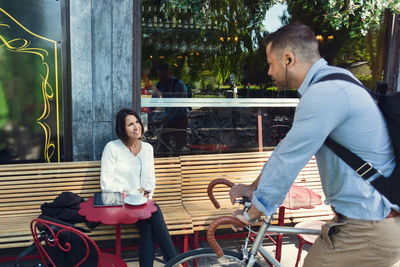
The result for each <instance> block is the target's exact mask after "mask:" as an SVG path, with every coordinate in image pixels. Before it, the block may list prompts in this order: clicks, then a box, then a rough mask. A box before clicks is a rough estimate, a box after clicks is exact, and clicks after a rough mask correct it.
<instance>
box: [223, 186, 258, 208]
mask: <svg viewBox="0 0 400 267" xmlns="http://www.w3.org/2000/svg"><path fill="white" fill-rule="evenodd" d="M254 189H255V188H254V187H253V185H246V184H237V185H234V186H233V187H232V189H231V190H230V191H229V197H230V199H231V202H232V205H233V204H234V203H235V199H237V198H239V197H248V198H249V199H251V198H252V196H253V191H254Z"/></svg>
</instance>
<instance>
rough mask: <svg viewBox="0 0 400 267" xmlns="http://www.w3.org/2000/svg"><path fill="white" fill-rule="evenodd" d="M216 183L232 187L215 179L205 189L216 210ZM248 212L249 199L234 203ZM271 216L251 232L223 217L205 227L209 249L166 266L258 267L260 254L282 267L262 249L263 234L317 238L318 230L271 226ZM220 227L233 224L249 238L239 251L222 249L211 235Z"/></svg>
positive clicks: (223, 181) (195, 251)
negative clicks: (245, 232)
mask: <svg viewBox="0 0 400 267" xmlns="http://www.w3.org/2000/svg"><path fill="white" fill-rule="evenodd" d="M217 184H224V185H227V186H229V187H232V186H233V185H234V184H233V183H232V182H230V181H228V180H225V179H216V180H214V181H212V182H211V183H210V184H209V186H208V189H207V192H208V195H209V197H210V200H211V201H212V203H213V204H214V206H215V207H216V208H219V204H218V201H217V200H216V199H215V197H214V195H213V188H214V186H215V185H217ZM235 202H236V203H239V204H241V205H243V206H244V208H245V209H248V208H249V207H250V206H251V202H250V200H249V199H248V198H246V197H243V198H242V199H239V200H236V201H235ZM271 221H272V216H266V217H264V218H263V219H262V223H261V226H260V227H259V229H258V232H256V231H253V230H252V229H251V226H245V225H244V224H243V223H242V222H241V221H240V220H239V219H237V218H235V217H231V216H222V217H219V218H217V219H215V220H214V221H213V222H212V223H211V224H210V225H209V227H208V230H207V240H208V243H209V245H210V248H200V249H196V250H190V251H187V252H185V253H182V254H179V255H177V256H176V257H174V258H173V259H171V260H170V261H169V262H168V263H167V264H166V265H165V267H173V266H179V265H180V264H187V265H188V266H211V265H212V264H215V266H242V267H244V266H247V267H251V266H261V265H260V264H259V262H257V261H256V257H255V256H256V254H257V253H258V252H259V253H260V254H261V255H262V256H263V257H264V259H265V260H266V261H268V262H269V264H270V265H274V266H276V267H282V265H281V264H280V262H279V261H277V260H276V259H275V258H274V257H273V256H272V255H271V254H270V253H269V252H268V251H267V250H266V249H265V248H263V247H262V246H261V244H262V241H263V240H264V238H265V236H266V234H267V233H268V234H271V233H277V234H311V235H320V234H321V231H320V230H315V229H304V228H295V227H288V226H275V225H271ZM222 224H233V225H236V226H238V227H245V229H246V230H247V231H248V235H247V237H246V239H245V241H244V245H242V246H241V249H240V251H239V252H236V251H231V250H225V249H222V248H221V247H220V246H219V244H218V243H217V241H216V239H215V236H214V233H215V230H216V229H217V227H218V226H219V225H222ZM253 235H256V238H255V240H254V242H253V245H252V247H251V248H249V243H250V242H249V241H250V240H251V239H252V238H251V237H252V236H253Z"/></svg>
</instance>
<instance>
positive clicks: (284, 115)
mask: <svg viewBox="0 0 400 267" xmlns="http://www.w3.org/2000/svg"><path fill="white" fill-rule="evenodd" d="M306 2H307V1H306ZM157 3H158V2H157V1H151V0H144V1H142V32H143V38H142V99H143V98H148V97H151V95H152V94H153V92H154V89H155V85H156V84H157V81H158V76H157V65H158V64H159V63H160V62H167V63H168V64H169V66H170V67H171V74H172V75H173V76H175V77H177V78H179V79H181V80H182V81H183V82H184V83H185V86H186V89H187V92H186V93H187V96H186V98H185V99H182V100H181V101H182V103H187V105H186V107H188V108H190V113H189V115H188V128H187V129H184V128H181V129H180V130H178V131H181V132H185V133H186V142H185V145H184V146H183V147H182V149H177V148H175V147H174V146H175V145H176V144H175V143H176V141H174V137H173V136H172V135H171V134H172V133H173V130H171V129H169V130H167V129H165V127H164V128H163V127H162V126H161V124H160V123H159V121H162V120H163V116H165V113H166V110H165V109H166V108H168V107H167V106H168V105H165V102H160V103H163V104H160V106H159V107H155V108H150V107H143V108H142V118H143V119H144V121H145V122H146V121H148V124H147V127H148V128H147V132H146V134H147V137H148V140H149V142H150V143H152V144H153V145H154V147H155V151H156V156H170V155H175V156H176V155H183V154H198V153H216V152H220V153H225V152H241V151H257V150H258V149H260V147H264V148H267V147H274V146H276V145H277V144H278V143H279V142H280V140H282V139H283V137H284V136H285V135H286V133H287V132H288V131H289V129H290V127H291V124H292V122H293V114H294V107H283V106H282V107H274V108H272V107H271V108H270V107H265V106H260V107H258V108H257V107H254V106H251V105H247V104H246V103H244V105H243V106H242V107H238V106H235V105H233V106H226V105H225V106H224V107H221V106H209V105H206V106H204V107H201V106H198V105H196V106H192V105H191V104H190V103H194V102H193V99H210V98H212V99H221V100H224V99H266V98H267V99H270V98H274V99H279V98H285V99H287V98H293V99H294V98H297V92H296V90H292V89H287V90H284V91H277V89H276V87H275V85H274V84H273V82H272V81H271V79H270V78H269V77H268V76H267V70H268V65H267V63H266V55H265V47H264V45H263V38H264V36H265V35H267V34H268V32H269V31H270V32H272V31H275V30H276V29H277V28H279V27H280V26H282V25H284V24H287V23H293V22H296V21H301V22H303V23H305V24H307V25H309V26H311V28H313V29H314V31H315V33H316V35H317V39H318V40H319V44H320V53H321V56H322V57H324V58H325V59H326V60H327V61H328V62H329V64H331V65H336V66H340V67H344V68H347V69H349V70H350V71H352V72H353V73H354V74H355V75H356V76H357V78H359V79H360V80H361V81H362V82H363V83H364V84H365V85H366V86H367V87H368V88H371V89H373V90H374V89H375V87H376V85H375V83H376V81H379V80H381V79H382V77H383V55H384V53H385V49H384V48H385V43H384V39H385V38H386V36H385V31H386V25H385V23H384V17H382V23H381V26H380V27H376V28H374V29H371V30H370V32H369V33H368V34H367V36H362V35H361V34H360V35H359V36H350V34H349V33H350V31H349V30H348V29H340V30H339V31H337V30H334V29H333V28H332V27H331V26H330V25H329V24H328V23H327V22H326V21H325V20H324V10H322V8H321V7H319V6H315V5H306V4H305V2H304V1H291V2H290V3H288V4H279V5H277V6H275V7H273V8H271V9H270V10H269V11H268V12H267V14H266V16H265V19H264V24H263V25H253V24H252V23H251V21H252V16H254V14H253V13H252V12H253V11H254V10H253V9H252V8H251V7H249V6H246V5H247V1H238V0H232V1H210V6H209V10H208V14H209V16H208V18H207V20H206V21H205V22H204V23H200V24H199V23H196V21H194V19H193V16H192V14H191V12H190V10H188V9H177V10H176V12H175V13H170V14H169V15H168V16H167V17H166V16H165V15H164V14H163V13H162V11H161V9H160V6H159V5H158V4H157ZM305 6H308V8H306V7H305ZM142 102H143V101H142ZM168 103H169V102H168ZM196 103H197V102H196ZM171 105H172V104H171ZM169 107H173V106H169ZM181 107H183V105H182V106H179V108H181ZM175 108H178V107H177V106H175ZM259 122H261V124H260V123H259ZM260 127H261V128H262V140H259V139H258V136H259V128H260ZM163 134H164V136H165V135H170V137H169V140H168V142H166V143H168V144H167V147H165V146H164V149H163V151H162V152H161V151H160V150H159V149H158V147H157V146H158V145H159V138H158V136H159V135H163ZM178 147H179V145H178Z"/></svg>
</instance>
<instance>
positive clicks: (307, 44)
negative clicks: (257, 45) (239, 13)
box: [265, 23, 319, 60]
mask: <svg viewBox="0 0 400 267" xmlns="http://www.w3.org/2000/svg"><path fill="white" fill-rule="evenodd" d="M269 43H271V51H274V52H277V51H278V50H282V52H283V49H285V48H289V49H293V51H294V52H297V53H298V55H297V56H300V57H302V58H303V59H305V60H313V59H316V58H319V51H318V41H317V39H316V38H315V34H314V31H313V30H312V29H311V28H310V27H308V26H307V25H304V24H301V23H295V24H288V25H285V26H283V27H282V28H280V29H278V30H277V31H275V32H273V33H271V34H269V35H268V36H267V37H266V38H265V45H266V46H267V45H268V44H269Z"/></svg>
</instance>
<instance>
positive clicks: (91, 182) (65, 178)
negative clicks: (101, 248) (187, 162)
mask: <svg viewBox="0 0 400 267" xmlns="http://www.w3.org/2000/svg"><path fill="white" fill-rule="evenodd" d="M155 171H156V180H157V182H156V190H155V193H154V196H153V199H154V200H155V201H156V202H157V203H158V205H159V206H160V208H161V210H162V211H163V214H164V218H165V221H166V224H167V227H168V230H169V232H170V234H171V235H180V234H183V235H184V236H185V237H186V238H185V242H186V244H184V247H185V248H187V235H188V234H191V233H193V226H192V219H191V217H190V216H189V214H188V213H187V212H186V210H185V209H184V207H183V205H182V199H181V173H180V171H181V170H180V160H179V158H177V157H174V158H172V157H171V158H160V159H155ZM64 191H71V192H74V193H77V194H79V195H80V196H82V197H84V198H89V197H92V196H93V194H94V192H98V191H100V162H99V161H90V162H64V163H40V164H38V163H33V164H18V165H0V218H1V222H0V249H1V248H13V247H25V246H28V245H30V244H31V242H32V241H31V240H32V238H31V233H30V230H29V224H30V221H31V220H32V219H34V218H36V217H37V216H38V215H39V214H41V210H40V205H41V204H43V203H44V202H51V201H53V200H54V199H55V198H56V197H57V196H58V195H59V194H61V193H62V192H64ZM121 233H122V238H123V239H128V238H132V237H138V232H137V228H136V227H135V226H132V225H123V226H122V227H121ZM89 236H91V237H92V238H93V239H94V240H95V241H97V240H113V239H115V227H114V226H106V225H99V226H97V227H96V228H95V229H94V230H92V232H91V233H89Z"/></svg>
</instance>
